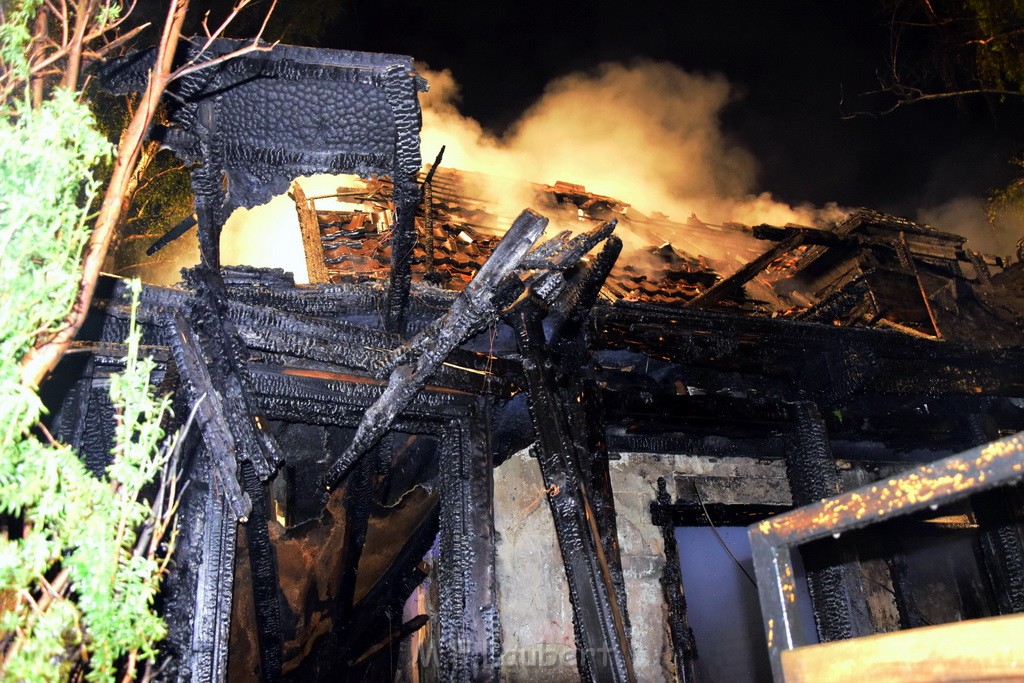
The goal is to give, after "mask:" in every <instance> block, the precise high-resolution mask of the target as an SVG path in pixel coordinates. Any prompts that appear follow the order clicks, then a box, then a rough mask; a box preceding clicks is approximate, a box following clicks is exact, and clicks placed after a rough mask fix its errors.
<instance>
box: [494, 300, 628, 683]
mask: <svg viewBox="0 0 1024 683" xmlns="http://www.w3.org/2000/svg"><path fill="white" fill-rule="evenodd" d="M540 305H541V304H540V303H539V302H537V301H535V300H534V298H533V295H532V294H531V295H530V296H528V297H527V298H525V299H523V300H521V301H520V302H519V303H518V304H517V305H516V306H515V307H514V308H513V309H511V310H510V311H509V312H508V313H507V314H506V320H508V322H509V323H510V324H511V325H512V327H513V329H514V330H515V332H516V339H517V341H518V344H519V350H520V353H521V354H522V355H523V370H524V374H525V376H526V384H527V394H528V397H529V406H530V415H531V417H532V419H533V426H534V432H535V436H536V444H535V448H536V454H537V460H538V462H539V464H540V470H541V475H542V477H543V480H544V487H545V489H546V491H547V499H548V505H549V507H550V508H551V516H552V518H553V521H554V526H555V533H556V535H557V536H558V545H559V547H560V548H561V551H562V560H563V562H564V563H565V576H566V580H567V582H568V584H569V599H570V602H571V603H572V608H573V626H574V628H575V631H576V660H577V664H578V666H579V669H580V676H581V677H582V678H584V679H585V680H594V681H635V680H636V678H635V675H634V673H633V664H632V658H631V654H630V649H629V641H628V639H627V637H626V630H625V623H624V619H623V616H622V614H621V612H620V610H619V605H618V599H617V597H616V591H615V584H614V582H613V581H612V577H611V573H610V571H609V567H608V560H607V558H606V556H605V553H604V548H603V547H602V544H601V541H600V533H599V531H598V529H597V521H596V519H597V518H596V514H595V512H594V509H593V507H592V505H591V501H590V497H589V493H588V487H587V483H586V482H587V480H588V478H587V477H585V476H584V474H583V473H582V472H581V471H580V464H579V458H578V455H577V453H576V452H575V448H576V447H575V445H574V443H573V439H572V434H571V431H570V428H569V424H568V416H567V415H566V413H565V410H564V408H563V406H562V400H561V397H560V395H559V392H558V389H557V385H556V381H555V376H554V371H555V365H554V363H553V362H552V360H551V358H550V357H549V356H548V353H547V350H546V346H545V337H544V330H543V327H542V325H541V318H542V317H543V315H544V314H543V313H542V311H541V310H540Z"/></svg>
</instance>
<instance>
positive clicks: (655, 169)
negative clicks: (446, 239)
mask: <svg viewBox="0 0 1024 683" xmlns="http://www.w3.org/2000/svg"><path fill="white" fill-rule="evenodd" d="M420 71H421V73H423V74H424V75H425V76H426V78H427V80H428V81H429V82H430V91H429V92H428V93H426V94H424V95H423V96H421V103H422V106H423V135H422V138H423V150H424V157H425V158H429V157H430V156H431V155H432V154H433V152H434V151H435V150H437V149H439V148H440V146H441V145H445V146H446V151H445V157H444V162H443V163H444V165H445V166H448V167H450V168H457V169H462V170H470V171H479V172H483V173H489V174H492V175H498V176H503V177H506V178H512V179H518V180H522V181H532V182H539V183H545V184H553V183H554V182H556V181H559V180H562V181H566V182H570V183H574V184H578V185H584V186H585V187H586V188H587V190H588V191H590V192H593V193H596V194H603V195H607V196H611V197H614V198H616V199H619V200H621V201H624V202H627V203H629V204H630V205H632V206H633V207H634V208H636V209H637V210H639V211H641V212H644V213H652V212H659V213H663V214H666V215H667V216H669V217H670V218H673V219H675V220H676V221H679V222H685V221H686V220H687V219H688V218H689V217H690V216H691V215H692V214H696V215H697V216H698V217H699V218H700V219H701V220H703V221H705V222H708V223H723V222H727V221H733V222H740V223H746V224H756V223H772V224H776V225H783V224H785V223H790V222H793V223H802V224H805V225H815V224H820V223H822V222H823V221H825V220H829V219H833V220H834V219H835V218H837V217H841V215H842V212H839V211H837V210H836V209H835V207H829V208H828V209H826V210H825V211H824V212H822V211H818V210H814V209H812V208H810V207H806V206H803V207H792V206H789V205H787V204H784V203H782V202H778V201H775V200H774V199H773V198H772V197H771V195H770V194H768V193H764V192H761V193H759V192H757V191H756V189H755V188H756V182H757V162H756V160H755V159H754V158H753V156H752V155H751V154H750V152H748V151H747V150H745V149H743V148H742V147H740V146H739V145H737V144H735V143H733V142H731V141H730V140H729V139H728V137H727V136H726V135H725V133H724V132H723V130H722V124H721V115H722V112H723V110H724V109H725V107H726V106H728V105H729V104H730V103H731V102H733V101H735V100H736V98H737V95H736V93H735V90H734V89H733V88H732V87H731V86H730V84H729V83H728V82H727V81H726V80H725V78H724V77H722V76H718V75H710V76H705V75H696V74H690V73H687V72H685V71H683V70H682V69H679V68H678V67H676V66H673V65H670V64H665V63H657V62H649V61H646V62H638V63H635V64H631V65H623V64H603V65H601V66H599V67H597V68H596V69H594V70H593V71H588V72H586V73H574V74H570V75H568V76H564V77H562V78H559V79H557V80H555V81H553V82H552V83H550V84H549V85H548V86H547V88H546V89H545V91H544V93H543V95H542V96H541V97H540V99H539V100H538V101H537V102H536V103H535V104H534V105H533V106H532V107H530V108H529V109H528V110H527V111H526V112H525V113H524V114H523V115H522V116H521V117H520V118H519V120H518V121H517V122H516V123H515V124H513V125H512V126H511V128H510V129H509V130H508V131H507V132H506V133H505V134H504V135H502V136H500V137H499V136H496V135H492V134H490V133H488V132H487V131H485V130H484V129H483V128H482V127H481V125H480V124H479V123H478V122H477V121H475V120H473V119H471V118H468V117H466V116H464V115H462V114H461V113H460V112H459V110H458V103H459V86H458V84H457V83H456V82H455V80H454V78H453V77H452V74H451V72H450V71H448V70H443V71H433V70H431V69H430V68H429V67H424V68H421V69H420ZM497 190H498V191H496V192H494V193H493V195H494V196H493V199H494V201H495V202H504V203H511V204H513V206H509V207H508V208H507V213H511V214H514V213H516V212H518V210H521V209H522V208H523V207H524V206H526V203H523V202H524V200H525V201H526V202H527V203H529V199H530V198H528V197H522V196H515V195H513V196H512V197H509V196H508V190H507V187H502V188H497Z"/></svg>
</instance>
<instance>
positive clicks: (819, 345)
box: [591, 301, 1024, 400]
mask: <svg viewBox="0 0 1024 683" xmlns="http://www.w3.org/2000/svg"><path fill="white" fill-rule="evenodd" d="M591 324H592V325H593V327H594V334H593V337H592V339H593V346H594V348H595V350H600V349H605V348H606V349H630V350H634V351H637V352H640V353H643V354H645V355H647V356H649V357H651V358H658V359H663V360H666V361H668V362H672V363H676V364H678V365H679V366H680V368H682V369H686V370H687V372H689V373H690V374H694V375H698V374H699V375H703V376H706V377H707V381H717V382H723V383H730V384H731V383H734V382H735V378H737V377H741V378H743V379H744V380H750V381H752V382H756V383H757V385H759V386H762V387H763V390H764V391H765V392H767V393H768V394H769V395H773V396H777V397H780V398H784V399H787V400H800V399H804V398H807V394H806V391H805V389H804V384H805V383H807V384H809V386H811V387H814V386H819V385H820V383H821V376H820V375H821V366H820V363H826V368H827V369H829V372H830V373H832V374H834V375H836V376H838V377H843V376H845V377H847V378H849V380H850V381H851V382H856V385H850V386H851V387H853V389H854V391H855V393H856V394H857V395H867V396H993V395H994V396H1019V395H1021V394H1022V392H1024V352H1022V351H1021V350H1020V349H997V350H990V349H975V348H970V347H968V346H962V345H959V344H956V343H954V342H949V341H946V342H942V341H935V340H929V339H918V338H914V337H911V336H908V335H904V334H900V333H898V332H884V331H880V330H875V329H861V328H851V327H835V326H832V325H818V324H814V323H804V322H799V321H794V320H782V319H769V318H754V317H749V316H740V315H731V314H727V313H720V312H716V311H702V310H690V309H685V308H671V307H668V306H653V305H649V304H640V303H630V302H622V301H620V302H618V303H616V304H614V305H602V304H598V305H596V306H595V307H594V313H593V315H592V316H591ZM849 349H856V350H857V355H856V358H854V359H849V360H842V359H841V357H842V355H843V352H844V351H845V350H849ZM823 353H824V354H826V355H825V356H822V354H823ZM812 363H818V364H819V365H818V366H816V367H812ZM908 368H914V371H913V372H908ZM820 393H822V396H821V398H822V399H823V400H825V399H828V398H829V395H827V392H820ZM815 398H817V397H815Z"/></svg>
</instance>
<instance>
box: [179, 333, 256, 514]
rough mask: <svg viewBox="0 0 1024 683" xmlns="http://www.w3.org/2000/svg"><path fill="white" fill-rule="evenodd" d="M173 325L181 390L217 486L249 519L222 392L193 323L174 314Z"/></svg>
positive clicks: (235, 509)
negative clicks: (208, 366) (214, 380)
mask: <svg viewBox="0 0 1024 683" xmlns="http://www.w3.org/2000/svg"><path fill="white" fill-rule="evenodd" d="M170 327H171V335H170V344H171V352H172V353H173V354H174V362H175V363H176V364H177V366H178V373H179V374H180V375H181V379H182V389H184V391H185V394H186V395H187V396H188V404H189V406H190V408H191V410H193V411H194V413H195V416H196V422H197V423H198V424H199V426H200V427H201V428H202V431H203V441H204V442H205V444H206V449H207V452H208V453H209V455H210V458H211V460H212V465H213V472H214V477H215V481H216V484H215V485H216V486H218V487H219V488H220V490H221V491H223V495H224V497H225V499H226V501H227V504H228V507H229V509H230V510H231V512H232V513H233V515H234V517H235V519H239V520H244V519H247V518H248V517H249V514H250V513H251V512H252V503H251V502H250V500H249V497H248V496H247V495H246V494H245V493H244V492H243V491H242V488H241V486H240V485H239V483H238V462H237V461H236V460H235V452H236V451H235V437H234V435H233V434H232V433H231V429H230V428H229V427H228V418H227V414H226V411H225V409H224V405H223V402H222V401H221V397H220V393H219V392H218V391H217V390H216V389H215V388H214V386H213V380H212V379H211V378H210V373H209V371H208V370H207V367H206V361H205V360H204V359H203V357H202V350H201V348H200V346H199V343H198V340H197V339H196V336H195V333H194V332H193V330H192V326H191V325H189V324H188V322H187V321H186V320H185V319H184V318H183V317H182V316H180V315H175V316H174V317H173V318H172V319H171V324H170Z"/></svg>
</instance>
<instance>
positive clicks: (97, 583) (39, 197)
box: [0, 1, 173, 681]
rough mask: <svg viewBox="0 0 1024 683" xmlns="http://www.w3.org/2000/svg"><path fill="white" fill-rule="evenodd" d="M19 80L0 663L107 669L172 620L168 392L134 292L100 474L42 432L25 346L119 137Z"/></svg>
mask: <svg viewBox="0 0 1024 683" xmlns="http://www.w3.org/2000/svg"><path fill="white" fill-rule="evenodd" d="M39 4H40V3H39V2H32V1H28V2H5V3H4V14H3V17H4V19H5V21H3V22H2V23H0V59H2V60H3V65H2V66H3V68H4V69H5V70H6V71H5V73H6V74H7V75H8V76H9V75H10V74H15V76H16V75H17V73H19V72H20V73H26V74H27V72H28V71H27V60H26V58H25V50H26V46H27V45H28V42H29V37H30V36H29V31H28V26H29V25H30V22H31V19H32V17H33V15H34V10H35V8H36V7H38V6H39ZM108 14H109V12H108ZM111 16H116V14H115V15H111ZM110 18H111V17H110V16H107V17H99V20H101V21H105V20H109V19H110ZM23 85H24V88H23V90H24V91H25V92H24V98H23V99H22V96H21V94H20V93H19V94H18V95H16V96H15V97H14V98H12V99H13V100H14V101H13V102H12V101H8V102H5V104H6V105H7V107H8V111H7V113H6V115H5V116H4V117H3V118H0V406H2V408H3V409H2V410H0V524H2V525H3V526H4V531H5V533H3V534H0V635H2V639H0V656H2V661H0V674H2V675H3V677H4V678H5V680H27V681H60V680H68V679H69V678H71V677H73V676H74V677H77V676H78V675H80V674H83V673H84V677H85V679H86V680H90V681H112V680H114V678H115V675H116V674H117V669H118V666H123V663H124V657H125V655H129V661H134V659H135V658H136V657H137V658H139V659H145V658H151V657H153V656H154V654H155V650H154V645H155V643H156V642H158V641H159V640H160V639H161V638H162V637H163V635H164V634H165V631H166V629H165V627H164V625H163V623H162V621H161V620H160V618H159V617H158V616H157V615H156V614H155V613H154V612H153V611H152V608H151V603H152V600H153V597H154V595H155V593H156V591H157V588H158V582H159V579H160V576H161V574H162V571H163V568H164V563H165V562H166V559H161V558H160V557H159V556H158V554H157V553H156V543H155V540H154V539H156V538H158V537H160V536H161V535H162V532H163V531H164V530H166V525H167V521H166V518H165V517H159V516H158V515H156V514H155V513H154V512H153V510H152V508H151V506H150V504H149V503H148V502H147V501H146V500H144V499H143V498H142V497H141V495H142V492H143V490H144V489H146V488H147V487H148V486H149V484H150V482H152V481H153V480H154V478H155V477H156V476H157V475H158V473H159V472H160V471H161V468H162V467H163V466H164V464H165V462H166V459H167V453H168V452H169V450H168V449H161V448H160V447H159V446H160V443H161V442H162V441H163V438H164V434H163V430H162V428H161V422H162V421H163V419H164V416H165V415H167V413H168V411H169V404H168V400H167V399H156V398H154V397H153V395H152V394H151V392H150V388H149V376H150V373H151V371H152V369H153V361H152V360H151V359H144V360H140V359H139V358H138V353H139V339H140V335H139V332H138V330H137V328H136V325H135V321H134V315H135V304H134V303H133V307H132V318H133V320H132V332H131V335H130V337H129V339H128V357H127V361H126V369H125V372H124V374H122V375H119V376H117V377H115V378H113V379H112V380H111V398H112V400H113V402H114V405H115V410H116V413H117V420H118V421H117V426H116V439H115V442H116V445H115V447H114V461H113V464H112V465H111V467H110V468H109V470H108V472H107V476H106V477H105V478H103V479H98V478H96V477H93V476H92V475H91V474H90V473H89V472H88V471H87V470H86V468H85V466H84V465H83V464H82V462H81V461H80V459H79V458H78V457H77V456H76V454H75V453H74V451H73V450H72V449H71V448H70V447H68V446H65V445H61V444H57V443H52V442H49V443H46V442H44V441H41V440H40V439H39V438H38V437H37V435H36V434H35V432H36V431H37V425H38V424H39V420H40V417H41V415H42V413H43V410H44V408H43V405H42V403H41V401H40V399H39V397H38V395H37V393H36V387H34V386H26V385H25V384H23V382H22V380H21V375H20V372H19V370H20V365H21V359H22V358H23V357H24V356H25V354H26V353H27V352H28V351H29V349H31V348H32V347H33V346H35V345H37V344H38V343H40V341H44V340H45V339H47V338H48V337H50V336H51V335H53V334H55V333H56V332H57V331H58V330H59V329H60V328H61V327H62V326H63V325H64V324H65V321H66V319H67V317H68V314H69V312H70V311H71V308H72V306H73V303H74V301H75V299H76V296H77V293H78V288H79V283H80V279H81V268H80V264H81V258H82V252H83V248H84V246H85V244H86V243H87V241H88V238H89V234H90V227H89V210H90V207H91V206H92V205H93V200H94V199H95V197H96V195H97V193H98V192H99V190H100V181H99V180H98V179H97V178H96V177H95V175H94V169H95V168H96V166H97V165H98V164H100V163H102V162H104V161H105V160H107V159H108V158H109V157H110V154H111V151H112V148H111V145H110V144H109V143H108V142H107V140H106V139H105V137H104V136H103V135H101V134H100V133H99V132H98V131H97V128H96V125H95V120H94V118H93V116H92V114H91V113H90V112H89V109H88V108H87V107H86V106H85V105H83V104H82V103H81V102H79V101H78V99H77V95H76V93H73V92H70V91H67V90H64V89H59V88H57V89H54V90H53V91H52V92H51V93H50V94H49V97H48V98H47V99H46V100H44V101H43V102H42V103H41V104H40V105H39V106H38V107H34V108H33V107H32V106H30V104H29V98H28V93H27V90H28V84H27V83H25V84H23ZM137 288H138V284H137V283H136V291H137ZM44 433H45V432H44ZM157 493H158V496H160V497H161V498H160V499H159V502H160V503H161V505H160V509H161V510H168V509H172V508H173V506H172V505H169V504H165V501H164V499H163V498H162V496H165V495H166V491H165V489H164V487H160V488H159V489H158V492H157ZM172 495H173V494H172ZM140 530H141V531H142V533H141V534H140Z"/></svg>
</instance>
